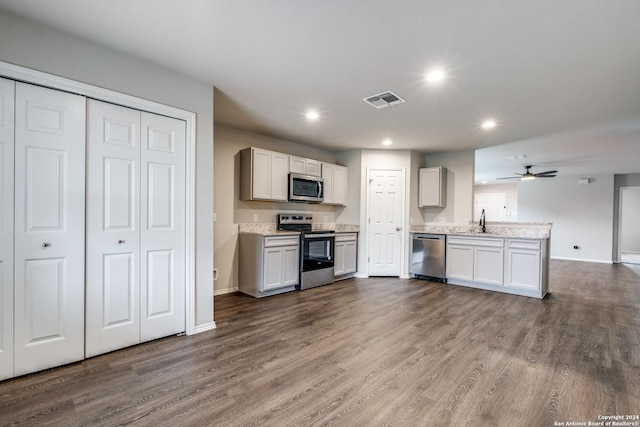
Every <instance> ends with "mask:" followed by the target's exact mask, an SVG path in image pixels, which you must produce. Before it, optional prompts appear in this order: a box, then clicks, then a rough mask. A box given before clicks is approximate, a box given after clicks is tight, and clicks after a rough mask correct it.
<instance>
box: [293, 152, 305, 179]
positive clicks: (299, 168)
mask: <svg viewBox="0 0 640 427" xmlns="http://www.w3.org/2000/svg"><path fill="white" fill-rule="evenodd" d="M289 172H290V173H299V174H302V175H304V174H305V173H306V170H305V159H304V158H302V157H295V156H289Z"/></svg>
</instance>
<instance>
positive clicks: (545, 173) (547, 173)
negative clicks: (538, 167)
mask: <svg viewBox="0 0 640 427" xmlns="http://www.w3.org/2000/svg"><path fill="white" fill-rule="evenodd" d="M552 173H558V171H546V172H538V173H536V174H534V175H535V176H542V175H549V174H552Z"/></svg>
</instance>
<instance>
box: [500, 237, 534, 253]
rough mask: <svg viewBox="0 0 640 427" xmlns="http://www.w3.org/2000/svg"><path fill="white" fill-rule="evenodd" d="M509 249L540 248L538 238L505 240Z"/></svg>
mask: <svg viewBox="0 0 640 427" xmlns="http://www.w3.org/2000/svg"><path fill="white" fill-rule="evenodd" d="M507 247H508V248H509V249H529V250H534V251H539V250H540V240H513V239H509V240H508V241H507Z"/></svg>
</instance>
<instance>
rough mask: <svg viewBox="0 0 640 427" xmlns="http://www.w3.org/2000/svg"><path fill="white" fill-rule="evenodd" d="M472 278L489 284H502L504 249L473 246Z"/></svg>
mask: <svg viewBox="0 0 640 427" xmlns="http://www.w3.org/2000/svg"><path fill="white" fill-rule="evenodd" d="M473 261H474V262H473V280H474V281H476V282H481V283H487V284H491V285H500V286H502V285H503V283H504V282H503V273H504V250H503V249H497V248H483V247H476V248H474V260H473Z"/></svg>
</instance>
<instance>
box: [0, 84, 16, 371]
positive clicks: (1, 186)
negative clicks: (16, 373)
mask: <svg viewBox="0 0 640 427" xmlns="http://www.w3.org/2000/svg"><path fill="white" fill-rule="evenodd" d="M14 90H15V83H14V82H13V81H11V80H6V79H2V78H0V380H3V379H5V378H9V377H12V376H13V209H14V208H13V140H14V135H13V134H14V132H13V120H14Z"/></svg>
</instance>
